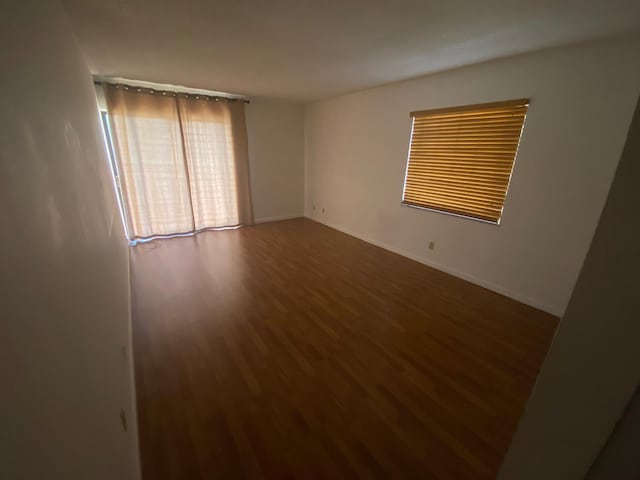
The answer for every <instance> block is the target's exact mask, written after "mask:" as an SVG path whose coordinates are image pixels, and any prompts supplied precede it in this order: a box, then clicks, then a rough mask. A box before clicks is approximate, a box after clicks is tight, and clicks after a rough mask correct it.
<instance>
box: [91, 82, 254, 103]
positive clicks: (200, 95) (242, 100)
mask: <svg viewBox="0 0 640 480" xmlns="http://www.w3.org/2000/svg"><path fill="white" fill-rule="evenodd" d="M105 83H108V84H109V85H116V86H118V85H121V86H123V87H125V88H126V89H129V88H132V89H134V90H137V91H139V92H142V91H146V92H148V93H155V92H157V93H162V94H163V95H166V94H167V93H169V94H172V95H173V96H175V95H178V94H180V95H185V96H186V97H187V98H189V97H195V98H200V97H202V98H212V99H214V100H216V101H219V100H224V101H225V102H244V103H251V102H250V101H249V100H245V99H244V98H230V97H223V96H221V95H206V94H204V93H188V92H176V91H174V90H158V89H155V88H150V87H138V86H135V85H127V84H125V83H110V82H101V81H99V80H94V81H93V84H94V85H103V84H105Z"/></svg>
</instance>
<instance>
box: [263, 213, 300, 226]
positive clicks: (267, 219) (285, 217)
mask: <svg viewBox="0 0 640 480" xmlns="http://www.w3.org/2000/svg"><path fill="white" fill-rule="evenodd" d="M302 217H304V215H303V214H302V213H298V214H293V215H280V216H278V217H263V218H255V219H254V220H253V223H255V224H258V223H269V222H278V221H280V220H291V219H292V218H302Z"/></svg>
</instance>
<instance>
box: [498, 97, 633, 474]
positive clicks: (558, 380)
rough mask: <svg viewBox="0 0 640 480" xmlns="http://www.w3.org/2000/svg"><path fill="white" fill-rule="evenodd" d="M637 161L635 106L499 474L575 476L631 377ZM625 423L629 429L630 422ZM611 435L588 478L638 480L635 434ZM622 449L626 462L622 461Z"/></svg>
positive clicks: (620, 405)
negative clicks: (559, 318)
mask: <svg viewBox="0 0 640 480" xmlns="http://www.w3.org/2000/svg"><path fill="white" fill-rule="evenodd" d="M639 158H640V104H639V105H638V107H637V109H636V114H635V119H634V122H633V124H632V126H631V129H630V130H629V136H628V140H627V143H626V146H625V150H624V153H623V155H622V158H621V159H620V164H619V166H618V169H617V172H616V174H615V179H614V181H613V184H612V186H611V190H610V192H609V196H608V198H607V201H606V206H605V208H604V211H603V212H602V216H601V218H600V223H599V224H598V228H597V230H596V232H595V235H594V237H593V242H592V243H591V247H590V249H589V253H588V255H587V257H586V259H585V261H584V266H583V267H582V271H581V273H580V276H579V278H578V281H577V283H576V288H575V290H574V292H573V294H572V296H571V301H570V302H569V306H568V307H567V312H566V314H565V316H564V318H563V319H562V321H561V322H560V325H559V327H558V331H557V332H556V336H555V338H554V340H553V343H552V345H551V349H550V350H549V354H548V355H547V357H546V359H545V361H544V364H543V366H542V369H541V371H540V375H539V377H538V381H537V383H536V385H535V387H534V390H533V393H532V395H531V398H530V399H529V403H528V404H527V406H526V409H525V412H524V415H523V417H522V419H521V421H520V425H519V426H518V430H517V432H516V434H515V436H514V438H513V442H512V444H511V447H510V449H509V451H508V452H507V455H506V457H505V461H504V464H503V465H502V468H501V471H500V474H499V476H498V478H499V479H500V480H539V479H545V480H556V479H557V480H579V479H582V478H584V476H585V474H586V473H587V471H588V469H589V466H590V465H591V464H592V463H593V461H594V459H595V458H596V455H597V454H598V451H599V450H600V449H601V448H602V446H603V445H604V444H605V441H606V440H607V437H608V436H609V434H610V433H611V431H612V430H613V428H614V426H615V424H616V421H617V420H618V419H619V418H620V416H621V415H622V413H623V411H624V408H625V406H626V405H628V402H629V400H630V399H631V397H632V395H633V392H634V390H635V389H636V388H637V386H638V384H639V382H640V349H639V348H638V340H639V339H640V321H639V319H640V317H639V316H638V312H639V311H640V296H639V295H638V272H639V271H640V255H639V249H638V238H640V215H638V205H640V188H638V187H639V186H640V162H638V159H639ZM632 408H633V406H632ZM630 413H631V414H632V412H630ZM632 415H633V414H632ZM626 420H627V421H630V422H631V425H630V427H631V428H633V423H634V420H633V418H627V419H626ZM623 421H624V420H623ZM635 424H636V425H637V424H638V422H637V420H635ZM623 428H624V427H623ZM619 433H621V434H622V435H621V436H620V437H619V438H618V439H617V440H615V439H612V440H613V441H614V442H616V441H617V442H621V443H620V444H618V445H615V446H613V445H612V447H613V451H610V452H609V454H608V455H611V456H610V457H609V456H608V455H607V454H605V457H603V458H602V459H601V460H602V461H601V463H600V464H599V465H596V466H595V469H594V472H593V474H594V476H593V478H607V479H612V480H625V479H627V478H638V477H637V476H635V475H634V474H633V473H637V470H636V471H635V472H633V469H634V467H637V466H638V465H639V462H638V461H637V460H635V459H637V457H638V454H639V453H640V450H639V449H640V444H638V443H637V442H636V443H633V441H634V440H637V438H638V434H637V432H636V434H635V435H634V434H633V433H632V432H628V431H627V432H619ZM634 437H635V438H634ZM629 453H631V455H632V457H631V458H632V461H631V462H629V461H628V460H624V457H628V454H629ZM616 462H620V463H617V464H616Z"/></svg>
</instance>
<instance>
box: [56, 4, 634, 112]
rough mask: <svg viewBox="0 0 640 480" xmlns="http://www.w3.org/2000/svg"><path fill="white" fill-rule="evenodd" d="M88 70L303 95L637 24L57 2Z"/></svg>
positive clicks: (566, 10) (578, 18) (411, 11)
mask: <svg viewBox="0 0 640 480" xmlns="http://www.w3.org/2000/svg"><path fill="white" fill-rule="evenodd" d="M63 4H64V5H65V7H66V10H67V12H68V15H69V18H70V21H71V24H72V26H73V28H74V30H75V32H76V34H77V36H78V39H79V42H80V46H81V48H82V49H83V52H84V54H85V56H86V59H87V62H88V64H89V67H90V68H91V70H92V72H93V73H94V74H96V75H103V76H115V77H125V78H130V79H136V80H148V81H152V82H159V83H169V84H173V85H184V86H189V87H195V88H203V89H209V90H216V91H225V92H231V93H238V94H246V95H252V96H271V97H279V98H288V99H292V100H299V101H310V100H315V99H319V98H324V97H328V96H332V95H336V94H340V93H346V92H350V91H355V90H360V89H364V88H368V87H372V86H376V85H380V84H383V83H388V82H392V81H396V80H401V79H405V78H410V77H415V76H419V75H423V74H427V73H433V72H437V71H441V70H445V69H449V68H455V67H459V66H462V65H467V64H471V63H476V62H480V61H484V60H489V59H493V58H498V57H503V56H508V55H513V54H516V53H521V52H526V51H532V50H538V49H541V48H547V47H551V46H555V45H561V44H568V43H575V42H579V41H584V40H587V39H591V38H597V37H604V36H612V35H623V34H628V33H632V32H635V31H639V30H640V2H638V1H637V0H564V1H559V0H528V1H524V0H484V1H482V2H477V1H472V0H422V1H419V0H315V1H311V0H179V1H178V0H109V1H105V0H63Z"/></svg>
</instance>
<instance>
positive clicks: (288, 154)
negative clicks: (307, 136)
mask: <svg viewBox="0 0 640 480" xmlns="http://www.w3.org/2000/svg"><path fill="white" fill-rule="evenodd" d="M246 112H247V113H246V115H247V133H248V137H249V162H250V169H249V173H250V176H251V196H252V199H253V212H254V216H255V218H256V221H257V222H261V221H269V220H278V219H282V218H289V217H301V216H303V215H304V106H303V105H302V104H299V103H292V102H288V101H281V100H272V99H265V98H253V99H251V103H250V104H249V105H247V106H246Z"/></svg>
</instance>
